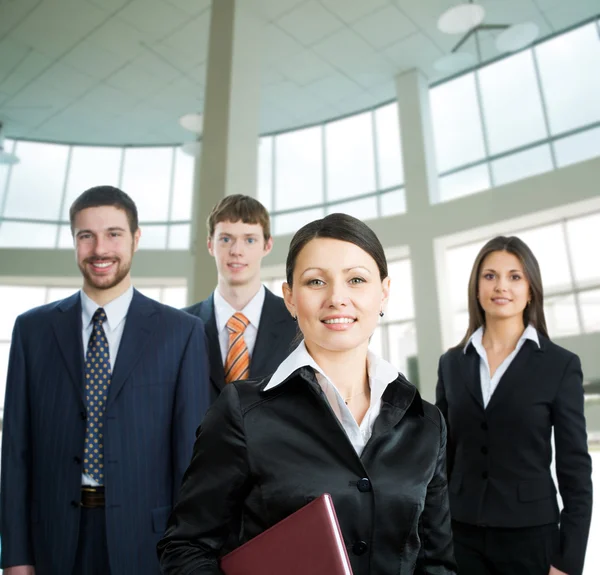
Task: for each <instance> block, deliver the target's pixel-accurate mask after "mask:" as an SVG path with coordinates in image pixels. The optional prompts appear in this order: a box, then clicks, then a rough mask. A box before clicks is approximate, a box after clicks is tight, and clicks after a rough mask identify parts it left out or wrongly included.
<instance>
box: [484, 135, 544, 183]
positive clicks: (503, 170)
mask: <svg viewBox="0 0 600 575" xmlns="http://www.w3.org/2000/svg"><path fill="white" fill-rule="evenodd" d="M491 165H492V173H493V174H494V184H495V185H496V186H501V185H502V184H508V183H510V182H516V181H517V180H522V179H524V178H529V177H530V176H535V175H537V174H543V173H544V172H549V171H551V170H552V168H553V166H552V155H551V154H550V146H549V145H548V144H544V145H543V146H537V147H536V148H531V149H529V150H525V151H524V152H518V153H517V154H511V155H510V156H506V157H504V158H501V159H499V160H495V161H493V162H492V163H491Z"/></svg>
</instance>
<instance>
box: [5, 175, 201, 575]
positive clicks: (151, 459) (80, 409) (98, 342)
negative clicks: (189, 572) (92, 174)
mask: <svg viewBox="0 0 600 575" xmlns="http://www.w3.org/2000/svg"><path fill="white" fill-rule="evenodd" d="M70 219H71V229H72V232H73V238H74V243H75V250H76V256H77V264H78V266H79V269H80V271H81V273H82V275H83V289H82V290H81V291H80V292H78V293H77V294H75V295H73V296H71V297H69V298H67V299H65V300H62V301H59V302H55V303H52V304H48V305H45V306H42V307H39V308H36V309H33V310H31V311H29V312H27V313H25V314H23V315H21V316H19V318H17V321H16V323H15V327H14V332H13V339H12V346H11V352H10V361H9V369H8V378H7V386H6V400H5V409H4V430H3V442H2V477H1V508H0V528H1V533H2V561H1V565H2V567H3V568H4V573H5V575H70V574H73V575H107V574H110V575H138V574H139V575H149V574H152V573H155V574H158V573H159V566H158V561H157V557H156V543H157V542H158V540H159V539H160V537H161V536H162V533H163V531H164V528H165V524H166V521H167V518H168V516H169V513H170V511H171V507H172V505H173V502H174V498H175V496H176V494H177V491H178V489H179V486H180V483H181V480H182V476H183V473H184V471H185V469H186V468H187V466H188V463H189V460H190V456H191V453H192V447H193V443H194V438H195V431H196V428H197V426H198V425H199V423H200V420H201V418H202V416H203V414H204V411H205V410H206V408H207V407H208V403H209V384H208V381H209V379H208V359H207V347H206V340H205V336H204V328H203V324H202V322H201V321H200V320H198V319H197V318H195V317H193V316H191V315H189V314H186V313H184V312H182V311H178V310H175V309H173V308H170V307H168V306H165V305H162V304H159V303H158V302H156V301H153V300H151V299H148V298H147V297H145V296H143V295H141V294H140V293H139V292H137V291H136V290H135V289H133V287H132V285H131V278H130V267H131V262H132V258H133V254H134V252H135V251H136V249H137V246H138V242H139V239H140V229H139V227H138V217H137V209H136V206H135V204H134V203H133V201H132V200H131V198H129V196H127V195H126V194H125V193H124V192H122V191H121V190H118V189H117V188H112V187H109V186H100V187H96V188H91V189H90V190H87V191H86V192H84V193H83V194H82V195H81V196H80V197H79V198H78V199H77V200H76V201H75V202H74V204H73V205H72V206H71V212H70Z"/></svg>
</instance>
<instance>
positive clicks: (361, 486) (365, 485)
mask: <svg viewBox="0 0 600 575" xmlns="http://www.w3.org/2000/svg"><path fill="white" fill-rule="evenodd" d="M356 487H358V490H359V491H360V492H361V493H366V492H367V491H371V482H370V481H369V480H368V479H367V478H366V477H363V478H362V479H359V480H358V481H357V483H356Z"/></svg>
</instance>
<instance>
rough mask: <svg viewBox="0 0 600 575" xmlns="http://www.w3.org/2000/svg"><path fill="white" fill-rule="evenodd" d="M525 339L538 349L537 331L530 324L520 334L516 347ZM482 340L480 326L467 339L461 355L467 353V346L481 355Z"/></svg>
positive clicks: (481, 327) (481, 328)
mask: <svg viewBox="0 0 600 575" xmlns="http://www.w3.org/2000/svg"><path fill="white" fill-rule="evenodd" d="M526 339H530V340H531V341H533V342H535V344H536V345H537V346H538V347H540V338H539V336H538V332H537V329H535V327H533V326H532V325H531V324H529V325H528V326H527V327H526V328H525V330H524V331H523V333H522V334H521V337H520V338H519V341H518V342H517V345H519V344H520V343H521V342H523V341H525V340H526ZM482 340H483V326H480V327H479V328H478V329H476V330H475V331H474V332H473V334H472V335H471V337H470V338H469V341H467V344H466V345H465V347H464V348H463V353H467V349H468V347H469V344H473V347H474V348H475V349H476V350H477V351H478V352H480V353H481V350H482V349H483V341H482Z"/></svg>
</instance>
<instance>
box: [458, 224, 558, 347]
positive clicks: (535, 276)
mask: <svg viewBox="0 0 600 575" xmlns="http://www.w3.org/2000/svg"><path fill="white" fill-rule="evenodd" d="M492 252H508V253H509V254H513V255H515V256H517V258H519V261H520V262H521V264H522V265H523V272H524V274H525V277H526V278H527V280H528V281H529V290H530V297H531V301H530V302H529V304H528V305H527V307H526V308H525V309H524V310H523V323H524V324H525V325H526V326H527V325H532V326H533V327H535V329H537V330H538V331H539V332H540V333H541V334H542V335H543V336H544V337H548V329H547V328H546V316H545V315H544V287H543V285H542V274H541V273H540V266H539V264H538V261H537V259H536V258H535V256H534V255H533V252H532V251H531V249H530V248H529V246H528V245H527V244H526V243H525V242H524V241H523V240H521V239H519V238H517V237H516V236H510V237H505V236H498V237H495V238H494V239H491V240H490V241H489V242H488V243H487V244H485V245H484V246H483V247H482V248H481V250H480V251H479V253H478V254H477V257H476V258H475V262H474V263H473V269H472V270H471V277H470V278H469V327H468V328H467V332H466V333H465V336H464V337H463V339H462V341H461V342H460V343H459V344H458V346H459V347H464V346H465V345H467V342H468V341H469V338H470V337H471V336H472V335H473V333H475V332H476V331H477V330H478V329H479V328H480V327H481V326H482V325H483V326H485V312H484V311H483V308H482V307H481V304H480V303H479V300H478V299H477V290H478V287H479V275H480V273H481V265H482V264H483V260H485V258H486V257H487V256H488V255H489V254H491V253H492Z"/></svg>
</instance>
